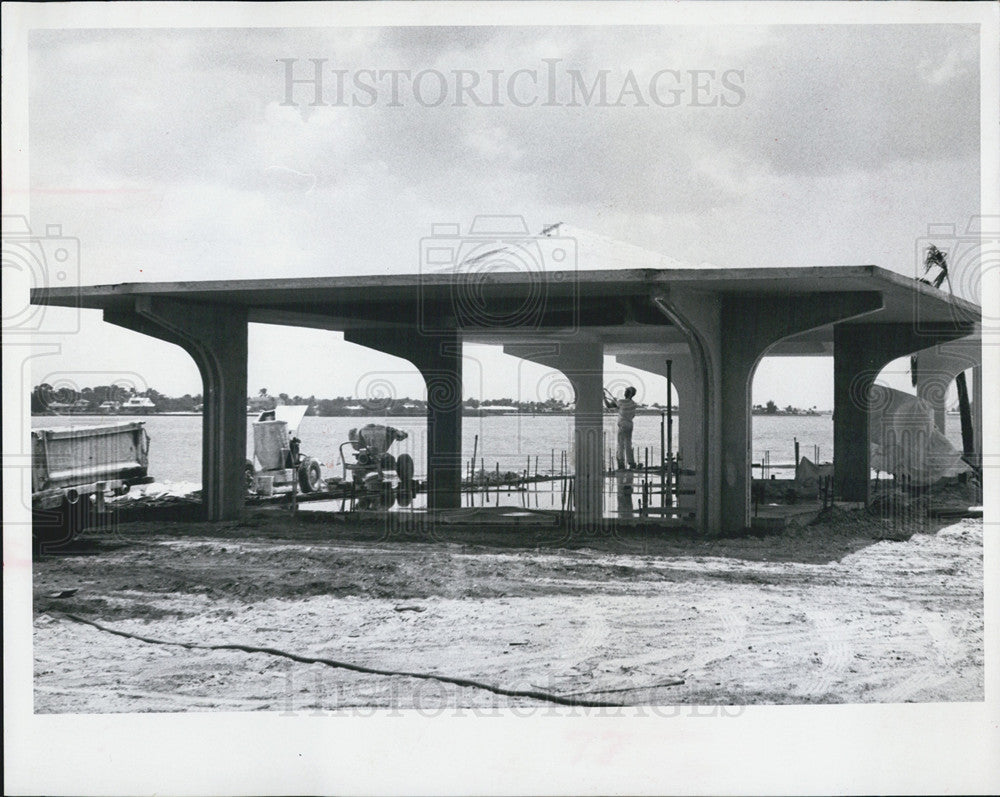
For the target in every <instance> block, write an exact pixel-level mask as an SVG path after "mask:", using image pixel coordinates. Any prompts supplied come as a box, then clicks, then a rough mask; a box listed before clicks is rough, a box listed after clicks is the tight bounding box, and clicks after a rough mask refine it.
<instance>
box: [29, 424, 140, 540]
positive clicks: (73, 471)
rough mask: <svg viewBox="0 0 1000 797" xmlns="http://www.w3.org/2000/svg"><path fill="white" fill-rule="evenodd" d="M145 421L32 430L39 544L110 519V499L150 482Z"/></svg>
mask: <svg viewBox="0 0 1000 797" xmlns="http://www.w3.org/2000/svg"><path fill="white" fill-rule="evenodd" d="M148 465H149V435H148V434H147V433H146V428H145V423H143V422H142V421H133V422H131V423H113V424H105V425H102V426H70V427H65V428H62V429H33V430H32V431H31V510H32V537H33V539H34V541H35V543H36V544H42V543H44V544H46V545H58V544H61V543H66V542H69V541H71V540H72V539H73V538H74V537H76V536H77V535H78V534H79V533H80V532H81V531H83V530H84V529H85V528H87V527H88V526H95V525H99V521H100V520H101V519H102V518H103V517H104V514H105V506H104V499H105V498H106V497H108V496H112V495H124V494H125V493H127V492H128V491H129V488H130V487H131V486H132V485H133V484H148V483H149V482H151V481H153V478H152V477H151V476H149V475H147V468H148Z"/></svg>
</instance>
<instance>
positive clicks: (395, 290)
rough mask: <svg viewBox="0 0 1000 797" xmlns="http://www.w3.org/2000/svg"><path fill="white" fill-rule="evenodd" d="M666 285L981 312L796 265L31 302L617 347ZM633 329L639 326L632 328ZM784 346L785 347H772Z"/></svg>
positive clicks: (658, 318) (112, 294) (927, 313)
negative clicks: (201, 309)
mask: <svg viewBox="0 0 1000 797" xmlns="http://www.w3.org/2000/svg"><path fill="white" fill-rule="evenodd" d="M671 287H673V288H677V289H681V288H683V289H691V290H699V291H705V292H710V293H716V294H719V295H720V296H722V297H733V298H741V299H745V298H747V297H753V296H759V297H761V298H764V297H779V296H782V297H794V296H798V295H802V296H804V295H808V294H817V293H841V292H848V291H876V292H879V293H880V294H881V295H882V298H883V305H884V306H883V309H882V310H880V311H877V312H875V313H872V314H870V315H866V316H864V317H863V318H859V319H855V320H854V321H853V322H852V321H846V322H844V323H848V324H850V323H871V322H874V323H912V322H914V321H915V320H918V321H919V322H920V323H921V324H945V325H951V324H956V323H958V324H973V323H976V322H978V321H979V320H980V318H981V310H980V308H979V307H978V306H977V305H975V304H973V303H971V302H968V301H966V300H964V299H957V298H952V297H950V296H948V295H947V294H946V293H945V292H943V291H941V290H938V289H935V288H933V287H931V286H930V285H927V284H924V283H920V282H918V281H917V280H915V279H911V278H908V277H903V276H901V275H899V274H896V273H894V272H891V271H888V270H886V269H883V268H879V267H877V266H872V265H864V266H818V267H799V268H770V267H768V268H736V269H724V268H712V269H700V268H699V269H632V270H603V271H571V270H568V271H544V272H543V271H539V272H537V273H525V272H502V271H485V272H481V273H459V274H455V273H428V274H383V275H368V276H345V277H306V278H281V279H247V280H205V281H194V282H149V283H121V284H117V285H94V286H84V287H80V288H51V289H49V288H41V289H35V290H33V291H32V292H31V301H32V303H33V304H40V305H52V306H62V307H82V308H92V309H98V310H111V311H129V310H131V309H132V307H133V305H134V300H135V299H136V298H139V297H147V296H148V297H163V298H170V299H177V300H183V301H187V302H198V303H208V304H212V305H216V306H234V307H241V308H246V310H247V313H248V318H249V320H250V321H251V322H257V323H277V324H288V325H292V326H307V327H318V328H325V329H333V330H345V329H352V328H372V327H379V326H398V325H411V324H416V325H418V327H419V328H420V329H423V330H427V331H432V330H433V329H434V328H435V326H436V325H438V324H440V323H442V319H445V318H447V319H449V321H450V320H452V319H453V320H454V322H455V323H457V325H458V326H459V327H460V328H461V329H462V334H463V337H464V339H466V340H468V341H470V342H483V343H504V342H517V341H518V340H522V339H528V338H529V337H530V338H534V339H537V337H538V336H539V335H540V334H541V335H544V334H546V332H554V333H558V332H560V331H561V332H562V333H565V331H567V330H575V331H579V332H581V333H586V332H590V333H593V334H594V335H595V336H597V337H599V338H601V339H604V340H607V341H608V342H609V343H612V344H614V343H618V344H619V345H622V344H624V345H626V346H627V345H628V344H629V343H631V344H633V345H634V344H635V343H639V342H641V341H643V340H646V341H648V342H650V343H653V342H657V343H660V344H663V343H666V342H669V341H670V340H671V339H673V338H674V337H676V340H677V341H678V342H679V341H680V340H682V337H681V336H680V333H679V330H678V331H676V333H675V334H671V333H670V332H669V331H668V330H667V329H664V328H665V327H667V328H669V326H670V324H669V322H668V321H667V320H666V318H665V317H664V316H663V315H662V314H661V313H659V311H658V310H656V308H655V307H653V306H652V303H651V301H650V296H652V295H654V294H656V293H658V292H661V291H665V290H669V289H670V288H671ZM643 327H650V328H649V329H647V330H643V329H642V328H643ZM832 340H833V328H832V325H828V326H827V327H825V328H821V329H816V330H811V331H809V332H807V333H804V334H803V335H799V336H796V337H795V338H789V339H788V340H786V341H785V342H783V343H782V344H780V345H779V347H776V348H775V350H774V353H775V354H780V353H786V354H810V353H814V354H820V353H824V352H826V351H829V350H830V345H831V344H832ZM782 349H785V351H782Z"/></svg>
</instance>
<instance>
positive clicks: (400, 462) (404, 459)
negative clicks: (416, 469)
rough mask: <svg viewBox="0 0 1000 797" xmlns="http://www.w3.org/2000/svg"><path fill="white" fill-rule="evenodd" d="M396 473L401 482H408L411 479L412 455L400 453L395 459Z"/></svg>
mask: <svg viewBox="0 0 1000 797" xmlns="http://www.w3.org/2000/svg"><path fill="white" fill-rule="evenodd" d="M396 475H397V476H399V480H400V481H401V482H402V483H403V484H409V483H410V482H411V481H412V480H413V457H411V456H410V455H409V454H400V455H399V457H398V458H397V459H396Z"/></svg>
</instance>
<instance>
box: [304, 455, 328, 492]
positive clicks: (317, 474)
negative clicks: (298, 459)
mask: <svg viewBox="0 0 1000 797" xmlns="http://www.w3.org/2000/svg"><path fill="white" fill-rule="evenodd" d="M322 486H323V473H322V471H321V470H320V467H319V462H317V461H316V460H315V459H307V460H306V461H305V462H303V463H302V464H301V465H300V466H299V487H300V488H301V489H302V492H304V493H315V492H317V491H318V490H319V489H320V488H322Z"/></svg>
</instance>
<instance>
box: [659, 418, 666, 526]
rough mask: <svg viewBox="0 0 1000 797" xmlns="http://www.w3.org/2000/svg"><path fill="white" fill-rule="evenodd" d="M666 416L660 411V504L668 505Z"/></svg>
mask: <svg viewBox="0 0 1000 797" xmlns="http://www.w3.org/2000/svg"><path fill="white" fill-rule="evenodd" d="M666 422H667V421H666V417H665V416H664V414H663V413H662V412H661V413H660V506H661V507H664V506H666V505H667V483H666V478H667V474H666V470H667V447H666V443H664V429H665V428H666Z"/></svg>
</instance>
